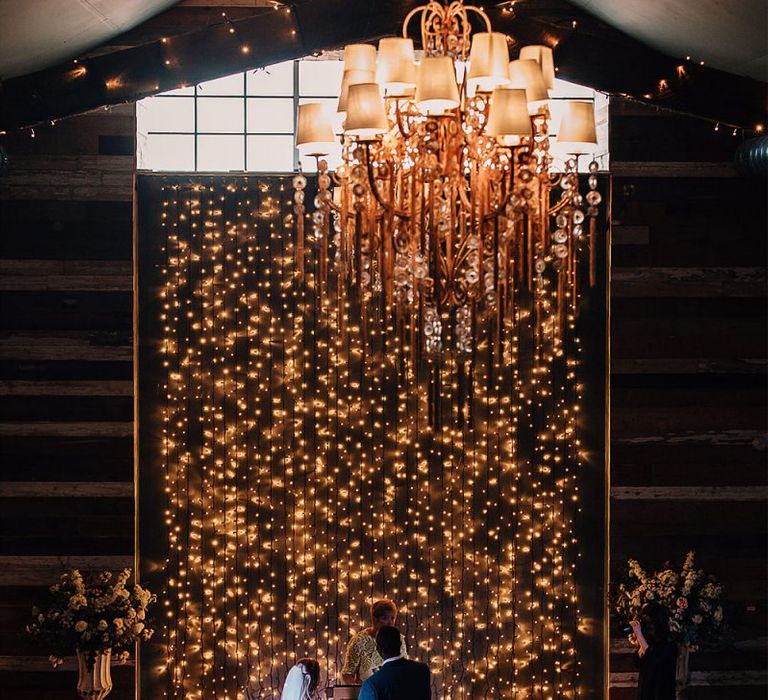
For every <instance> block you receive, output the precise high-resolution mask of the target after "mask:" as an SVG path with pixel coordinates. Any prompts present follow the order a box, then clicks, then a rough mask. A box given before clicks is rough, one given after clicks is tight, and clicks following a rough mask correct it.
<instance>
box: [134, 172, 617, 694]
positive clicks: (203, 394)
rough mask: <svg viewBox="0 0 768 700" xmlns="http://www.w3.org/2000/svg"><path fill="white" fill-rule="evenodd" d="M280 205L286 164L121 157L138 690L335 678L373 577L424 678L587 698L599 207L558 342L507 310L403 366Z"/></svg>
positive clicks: (597, 566) (601, 328)
mask: <svg viewBox="0 0 768 700" xmlns="http://www.w3.org/2000/svg"><path fill="white" fill-rule="evenodd" d="M608 188H609V183H608V182H607V179H606V180H605V181H604V182H603V181H602V180H601V190H602V191H603V192H604V197H605V198H606V199H608V197H607V195H608V192H607V190H608ZM295 216H296V214H295V212H294V200H293V192H292V191H291V178H290V176H288V177H285V176H232V177H228V176H196V177H194V178H190V177H189V176H153V175H146V176H144V175H142V176H138V178H137V235H136V264H137V269H136V274H137V294H136V310H137V333H138V337H137V339H136V342H137V348H138V358H137V378H138V379H137V381H138V386H137V397H138V399H137V421H138V448H137V474H138V488H139V506H138V516H139V517H138V522H139V534H138V543H137V549H138V552H139V554H138V556H139V560H140V569H141V576H142V579H143V580H145V581H146V582H147V583H149V585H150V586H151V587H152V588H153V590H155V591H157V592H158V593H159V598H160V603H159V605H158V608H159V615H160V616H161V617H162V620H161V622H162V624H161V627H162V628H163V634H161V635H158V638H157V640H153V642H154V643H153V644H152V645H151V646H150V647H149V649H148V650H145V652H143V654H142V658H141V664H140V665H141V689H142V694H143V697H147V698H156V697H169V698H186V699H188V700H191V699H193V698H200V699H206V700H207V699H209V698H211V699H213V698H216V700H226V699H227V698H231V699H232V700H235V698H238V699H239V698H248V699H251V698H273V697H279V689H280V687H281V684H282V681H283V679H284V678H285V674H286V673H287V670H288V669H289V668H290V666H291V665H292V663H293V662H295V661H296V660H297V659H298V658H301V657H305V656H313V657H317V658H318V659H319V660H320V662H321V667H322V669H323V684H325V683H332V682H333V680H334V679H335V678H336V676H337V671H338V669H339V668H340V661H341V655H342V652H343V647H344V644H345V642H346V640H347V639H348V638H349V637H350V636H351V634H352V633H354V632H355V631H357V630H359V629H360V628H361V627H362V626H363V625H364V624H365V620H364V617H365V611H366V608H367V605H368V603H370V601H371V600H373V599H375V598H377V597H381V596H387V597H390V598H393V599H395V600H396V601H397V602H398V604H399V606H400V610H401V612H400V617H399V625H400V626H401V627H402V629H403V630H404V632H405V633H406V636H407V639H408V644H409V651H410V654H411V655H412V656H413V657H416V658H418V659H420V660H423V661H426V662H428V663H429V664H430V666H431V668H432V671H433V690H434V695H435V697H440V698H476V697H483V698H492V697H493V698H495V697H499V698H500V697H504V698H550V697H551V698H566V697H580V698H599V697H604V696H605V695H606V688H607V661H606V644H607V635H606V630H605V620H606V603H605V598H606V573H605V572H606V566H607V545H606V543H607V525H608V519H607V495H606V494H607V453H606V444H607V442H606V435H607V428H606V426H607V421H608V405H607V391H608V372H607V368H608V344H607V318H608V295H607V288H608V287H607V285H608V256H607V251H608V250H609V240H608V231H607V229H608V227H607V226H602V227H599V228H600V229H602V230H599V231H598V236H597V245H596V246H595V261H594V262H595V271H596V275H595V279H594V282H595V284H594V286H590V284H589V279H588V278H589V271H588V270H587V269H584V270H580V271H579V275H580V276H581V277H582V278H583V282H584V283H583V284H582V285H580V289H581V292H580V294H581V300H580V305H581V311H580V313H579V315H578V316H577V317H573V318H569V319H568V322H567V323H565V324H564V325H563V328H564V330H563V332H562V335H561V336H560V337H559V339H558V340H557V342H554V341H552V340H550V339H548V338H540V337H534V334H533V332H529V331H530V325H529V324H527V323H526V321H525V319H526V318H528V316H527V315H526V312H525V309H524V308H523V309H522V313H521V324H520V326H519V328H517V329H513V330H509V332H505V334H504V335H501V334H499V335H498V336H494V335H493V333H491V332H490V331H488V330H484V329H483V328H481V327H480V326H479V325H478V328H477V329H476V332H477V334H478V335H477V347H478V351H477V352H476V353H474V354H473V356H472V359H471V361H470V360H465V359H462V358H457V357H456V356H455V355H453V354H451V353H450V352H446V353H445V354H444V355H441V356H440V357H439V358H436V359H434V358H433V359H420V360H418V361H416V362H415V363H414V364H412V365H411V364H410V363H407V362H405V361H404V359H403V358H402V357H399V356H397V355H396V354H393V353H392V352H391V347H390V346H389V345H388V340H387V337H388V331H391V329H387V328H384V327H382V329H381V332H380V333H379V334H378V335H376V334H374V337H375V338H378V340H377V341H376V342H374V343H373V344H372V346H369V345H367V344H364V343H363V342H362V341H361V333H360V318H361V314H360V309H359V307H357V306H356V303H355V302H354V300H352V301H351V302H349V303H347V304H345V305H341V306H339V305H337V304H335V303H334V295H333V293H329V292H328V290H327V289H323V290H321V289H320V288H319V285H317V284H316V283H315V280H316V277H317V266H318V265H319V261H318V256H316V255H314V252H315V251H313V248H312V244H311V242H308V243H307V245H306V250H305V252H304V270H303V274H301V275H299V274H297V265H296V258H297V246H296V230H295V229H296V226H295V223H296V222H295ZM523 306H524V300H523ZM366 317H370V318H375V315H374V316H370V315H366ZM497 337H499V338H501V339H500V340H496V338H497Z"/></svg>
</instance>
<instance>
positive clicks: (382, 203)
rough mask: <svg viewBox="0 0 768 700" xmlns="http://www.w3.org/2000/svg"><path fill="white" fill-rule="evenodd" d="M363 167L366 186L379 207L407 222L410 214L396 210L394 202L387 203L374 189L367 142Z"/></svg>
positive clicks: (367, 142)
mask: <svg viewBox="0 0 768 700" xmlns="http://www.w3.org/2000/svg"><path fill="white" fill-rule="evenodd" d="M365 166H366V167H365V172H366V175H367V177H368V186H369V187H370V188H371V193H372V194H373V196H374V198H375V199H376V201H377V202H378V203H379V205H380V206H381V207H382V208H383V209H384V210H385V211H386V212H387V213H390V214H393V215H394V216H397V217H398V218H400V219H404V220H406V221H407V220H409V219H410V218H411V216H410V214H407V213H406V212H405V211H404V210H403V209H398V207H397V206H396V204H395V203H394V202H387V201H386V200H385V199H384V198H383V197H382V196H381V192H379V188H378V187H376V176H375V175H374V173H373V165H372V163H371V144H370V142H369V141H366V143H365ZM390 168H391V166H390ZM379 218H381V217H379Z"/></svg>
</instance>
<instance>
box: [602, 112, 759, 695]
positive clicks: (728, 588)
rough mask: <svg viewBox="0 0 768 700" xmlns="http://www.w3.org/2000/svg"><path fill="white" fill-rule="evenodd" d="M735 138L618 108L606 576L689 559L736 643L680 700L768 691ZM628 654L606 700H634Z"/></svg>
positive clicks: (747, 246)
mask: <svg viewBox="0 0 768 700" xmlns="http://www.w3.org/2000/svg"><path fill="white" fill-rule="evenodd" d="M734 141H735V139H733V137H732V136H730V134H729V133H728V134H726V133H724V132H723V130H721V131H720V132H713V131H712V127H711V126H710V125H706V124H702V123H700V122H696V121H695V120H690V119H686V118H681V117H674V118H673V117H669V116H665V115H659V113H657V112H655V111H653V110H648V109H644V110H643V109H640V108H638V106H637V105H636V104H633V103H632V104H628V105H627V104H626V103H622V102H616V101H614V103H613V105H612V120H611V157H612V162H613V166H612V169H613V170H614V172H615V174H616V177H615V179H614V200H613V218H614V245H613V250H612V262H613V266H614V268H613V293H614V297H613V305H612V312H613V314H612V333H611V338H612V350H613V356H612V393H611V399H612V413H611V429H612V448H611V486H612V505H611V569H612V578H613V580H614V581H616V580H620V579H621V578H622V575H623V573H624V571H625V567H626V561H627V559H628V558H630V557H631V558H636V559H638V560H639V561H640V562H641V563H642V564H643V565H645V566H646V567H647V568H649V569H653V568H657V567H661V566H663V565H664V563H665V562H667V561H669V562H671V563H672V564H673V565H676V566H678V567H679V566H680V564H681V563H682V561H683V559H684V558H685V554H686V552H687V551H688V550H690V549H693V550H695V551H696V553H697V563H698V564H699V565H700V566H702V567H703V568H704V569H705V570H707V571H709V572H711V573H713V574H715V575H716V576H717V577H718V578H719V579H720V580H721V581H722V582H723V584H724V585H725V601H726V602H725V606H724V607H725V613H726V618H727V620H728V623H729V628H730V633H731V636H732V638H733V641H734V642H735V643H736V645H735V646H732V647H728V648H724V649H722V650H719V651H715V652H709V653H702V654H696V655H694V656H693V657H692V659H691V668H692V669H693V671H694V674H693V677H692V686H691V687H690V688H689V690H688V693H687V695H686V697H687V698H689V700H710V699H712V700H714V699H715V698H717V699H718V700H724V699H725V698H740V699H741V698H746V699H750V698H758V697H759V698H764V697H765V696H766V693H767V692H768V676H767V675H766V648H765V638H766V635H767V634H768V625H767V624H766V621H767V618H766V609H767V601H766V598H767V596H766V590H768V580H767V577H766V566H765V561H766V554H767V553H768V546H767V542H768V518H767V516H768V508H767V506H766V494H767V493H768V491H767V489H766V484H767V483H768V473H767V470H766V436H767V433H766V424H767V423H768V420H767V416H766V405H767V403H768V401H767V400H766V368H767V367H768V362H767V361H766V357H768V354H767V353H766V332H765V329H766V281H765V261H766V237H765V221H766V192H765V181H764V180H763V181H761V180H759V179H756V180H749V179H743V178H740V177H736V173H735V170H734V168H733V166H732V164H731V157H732V152H733V148H734V146H735V144H734ZM617 161H620V162H617ZM628 161H630V162H628ZM680 161H687V162H680ZM619 628H620V624H619V621H615V624H613V625H612V632H613V633H614V634H616V635H618V634H619ZM741 642H743V643H744V644H745V645H746V646H745V647H744V648H741V647H740V646H739V645H740V643H741ZM750 644H751V645H752V646H750ZM755 645H757V646H755ZM628 651H630V649H629V648H628V646H627V645H626V643H625V642H622V640H621V638H620V637H618V636H617V637H615V638H614V643H613V644H612V653H611V670H612V674H611V685H612V689H611V698H612V700H629V699H630V698H634V697H636V692H637V691H636V688H635V686H636V670H635V669H634V664H633V662H632V657H631V654H629V653H627V652H628Z"/></svg>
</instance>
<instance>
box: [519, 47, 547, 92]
mask: <svg viewBox="0 0 768 700" xmlns="http://www.w3.org/2000/svg"><path fill="white" fill-rule="evenodd" d="M520 58H521V59H523V60H533V61H536V63H538V64H539V67H540V68H541V77H542V78H543V79H544V87H546V88H547V90H552V89H553V88H554V87H555V61H554V58H553V57H552V49H550V48H549V46H539V45H538V44H537V45H533V46H523V48H522V49H520Z"/></svg>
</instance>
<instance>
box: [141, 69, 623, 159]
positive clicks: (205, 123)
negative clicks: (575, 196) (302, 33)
mask: <svg viewBox="0 0 768 700" xmlns="http://www.w3.org/2000/svg"><path fill="white" fill-rule="evenodd" d="M341 74H342V62H341V60H339V59H338V58H334V59H330V60H329V59H328V58H320V59H309V58H308V59H302V60H298V61H286V62H285V63H277V64H275V65H273V66H269V67H268V68H265V69H259V70H256V71H248V72H246V73H236V74H235V75H229V76H226V77H224V78H219V79H217V80H210V81H208V82H206V83H201V84H200V85H195V86H194V87H186V88H180V89H178V90H172V91H170V92H166V93H162V94H160V95H156V96H154V97H148V98H146V99H143V100H140V101H139V102H138V103H137V114H136V117H137V132H138V133H137V144H138V167H139V169H140V170H159V171H177V172H178V171H182V172H183V171H192V172H195V171H197V172H230V171H234V172H243V171H247V172H261V173H267V172H273V173H281V172H291V171H294V170H296V169H298V167H299V165H301V167H302V169H303V170H305V171H311V170H314V169H315V161H314V159H313V158H301V159H300V158H299V154H298V152H297V151H296V149H295V147H294V134H295V129H296V113H297V109H298V105H299V104H301V103H303V102H326V103H327V104H328V106H329V109H330V111H331V112H332V113H335V111H336V102H337V100H338V94H339V86H340V84H341ZM573 98H576V99H581V100H584V99H590V100H594V101H595V115H596V118H597V125H598V146H597V149H596V152H595V156H596V157H597V158H598V160H599V161H600V165H601V168H602V169H607V168H608V99H607V97H605V95H602V94H601V93H598V92H595V91H594V90H592V89H590V88H586V87H583V86H581V85H575V84H574V83H569V82H566V81H564V80H556V81H555V90H554V92H553V94H552V100H551V102H550V105H551V107H550V109H551V112H552V130H551V133H553V134H556V128H557V125H558V124H559V122H560V115H561V113H562V103H563V101H564V100H566V99H573ZM336 126H337V131H338V132H339V133H340V132H341V124H340V123H339V124H337V125H336ZM339 158H340V154H339V153H332V154H330V156H329V158H328V160H329V163H330V165H331V167H334V166H335V165H336V164H337V163H338V161H339ZM588 160H589V159H588V158H582V159H581V161H582V162H581V163H580V165H582V167H583V168H586V165H587V161H588Z"/></svg>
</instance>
